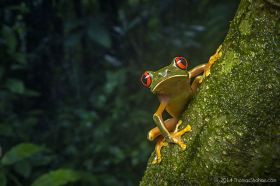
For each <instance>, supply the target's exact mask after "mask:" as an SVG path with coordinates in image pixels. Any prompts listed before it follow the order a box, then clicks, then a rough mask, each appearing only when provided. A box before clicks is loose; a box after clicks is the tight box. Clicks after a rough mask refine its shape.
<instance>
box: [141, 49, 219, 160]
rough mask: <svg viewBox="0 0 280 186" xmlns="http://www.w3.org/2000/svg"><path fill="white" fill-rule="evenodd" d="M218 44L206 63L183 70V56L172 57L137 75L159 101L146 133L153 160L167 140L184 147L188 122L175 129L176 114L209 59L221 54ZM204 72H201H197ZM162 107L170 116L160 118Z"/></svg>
mask: <svg viewBox="0 0 280 186" xmlns="http://www.w3.org/2000/svg"><path fill="white" fill-rule="evenodd" d="M220 49H221V47H219V48H218V50H217V51H216V53H215V54H214V55H213V56H211V57H210V60H209V62H208V63H207V64H202V65H199V66H197V67H195V68H193V69H191V70H189V71H188V70H187V68H188V66H189V64H188V61H187V60H186V59H185V58H184V57H175V58H174V59H173V60H172V61H171V64H170V65H168V66H166V67H163V68H161V69H159V70H157V71H155V72H153V71H146V72H144V73H143V75H142V77H141V82H142V84H143V85H144V86H145V87H147V88H149V89H150V90H151V91H152V93H153V94H156V95H157V96H158V98H159V102H160V105H159V107H158V109H157V111H156V112H155V113H154V115H153V120H154V122H155V124H156V126H157V127H155V128H153V129H152V130H150V131H149V133H148V137H147V138H148V139H149V140H150V141H153V140H154V139H156V138H159V140H158V141H157V143H156V147H155V151H156V157H155V159H154V161H153V162H152V163H153V164H155V163H160V162H161V159H162V158H161V149H162V147H163V146H167V145H168V143H174V144H177V145H179V146H180V148H181V149H182V150H185V149H186V145H185V143H184V142H183V141H182V140H181V136H182V135H183V134H185V133H186V132H189V131H191V126H190V125H187V126H186V127H185V128H184V129H182V130H180V131H179V130H178V128H179V126H180V125H181V123H182V122H181V120H179V118H180V117H181V115H182V112H183V111H184V110H185V108H186V106H187V105H188V103H189V101H190V99H191V98H192V97H193V95H194V94H195V93H196V92H197V90H198V87H199V85H200V84H201V82H202V80H203V78H205V77H206V76H208V75H209V74H210V68H211V66H212V65H213V63H214V62H215V61H216V60H217V59H218V58H219V57H220V56H221V52H220ZM202 73H204V74H203V75H201V74H202ZM164 111H166V112H167V113H168V114H169V115H170V116H171V118H169V119H167V120H165V121H164V120H163V117H162V114H163V112H164Z"/></svg>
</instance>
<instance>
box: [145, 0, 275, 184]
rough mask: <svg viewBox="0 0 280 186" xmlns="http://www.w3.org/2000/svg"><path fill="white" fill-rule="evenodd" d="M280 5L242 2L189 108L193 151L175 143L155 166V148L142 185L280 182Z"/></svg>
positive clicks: (188, 139)
mask: <svg viewBox="0 0 280 186" xmlns="http://www.w3.org/2000/svg"><path fill="white" fill-rule="evenodd" d="M279 4H280V3H279V1H277V0H256V1H251V0H241V2H240V5H239V8H238V10H237V13H236V15H235V18H234V19H233V21H232V22H231V25H230V29H229V32H228V34H227V36H226V39H225V41H224V43H223V44H222V57H221V58H220V59H219V60H218V61H217V62H216V63H215V64H214V65H213V66H212V69H211V74H210V76H208V77H207V78H206V79H205V80H204V82H203V83H202V85H201V88H200V91H199V92H198V93H197V95H196V96H195V97H194V99H193V100H192V102H191V103H190V105H189V106H188V108H187V109H186V111H185V112H184V113H183V116H182V120H183V126H182V127H185V126H186V125H187V124H190V125H191V126H192V132H190V133H186V134H184V136H183V140H184V141H185V143H186V144H187V145H188V146H187V149H186V150H185V151H181V150H180V148H179V147H178V146H177V145H169V146H168V147H165V148H163V150H162V155H163V157H162V158H163V160H162V162H161V163H160V164H155V165H153V164H151V161H152V160H153V158H154V156H155V154H154V153H153V154H152V156H151V158H150V160H149V163H148V167H147V170H146V172H145V175H144V177H143V179H142V181H141V185H186V184H187V185H188V184H190V185H192V184H200V185H205V184H207V185H217V184H218V182H222V183H224V182H231V183H232V184H234V185H235V184H240V182H243V183H244V182H246V181H247V182H248V181H251V182H262V181H266V182H268V181H272V182H274V181H276V180H275V179H277V180H278V181H280V174H279V170H280V161H279V157H280V148H279V144H280V140H279V139H280V138H279V131H280V130H279V125H280V19H279V18H280V5H279ZM264 179H266V180H264ZM268 179H270V180H268Z"/></svg>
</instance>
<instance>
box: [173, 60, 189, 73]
mask: <svg viewBox="0 0 280 186" xmlns="http://www.w3.org/2000/svg"><path fill="white" fill-rule="evenodd" d="M175 63H176V66H177V67H178V68H180V69H182V70H186V69H187V67H188V66H189V64H188V62H187V60H186V59H185V58H183V57H175Z"/></svg>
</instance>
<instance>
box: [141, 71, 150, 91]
mask: <svg viewBox="0 0 280 186" xmlns="http://www.w3.org/2000/svg"><path fill="white" fill-rule="evenodd" d="M141 82H142V84H143V85H144V86H145V87H147V88H149V87H150V85H151V83H152V76H151V74H150V73H149V72H144V74H142V77H141Z"/></svg>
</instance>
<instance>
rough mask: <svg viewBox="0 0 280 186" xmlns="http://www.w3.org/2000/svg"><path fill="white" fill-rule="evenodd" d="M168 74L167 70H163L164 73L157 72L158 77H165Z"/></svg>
mask: <svg viewBox="0 0 280 186" xmlns="http://www.w3.org/2000/svg"><path fill="white" fill-rule="evenodd" d="M168 72H169V70H168V69H166V70H165V71H163V72H159V73H158V75H159V76H161V77H167V75H168Z"/></svg>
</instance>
